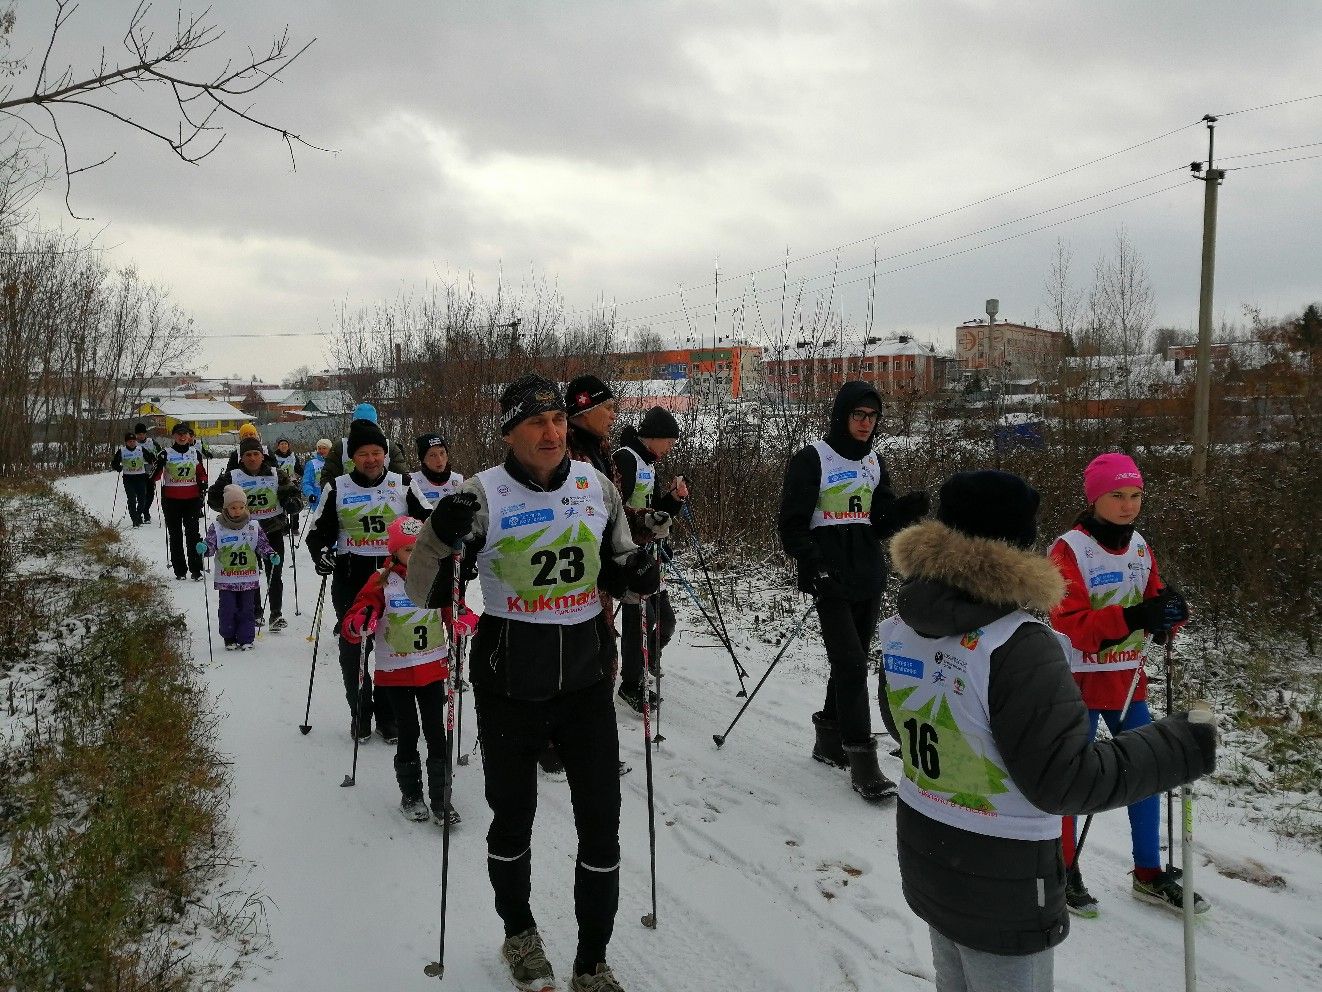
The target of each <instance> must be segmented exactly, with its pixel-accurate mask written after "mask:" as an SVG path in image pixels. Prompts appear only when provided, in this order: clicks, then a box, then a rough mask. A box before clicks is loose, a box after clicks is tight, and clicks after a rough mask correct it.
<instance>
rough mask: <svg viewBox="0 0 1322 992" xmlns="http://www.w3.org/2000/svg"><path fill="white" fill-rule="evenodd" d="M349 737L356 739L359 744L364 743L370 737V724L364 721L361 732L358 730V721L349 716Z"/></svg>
mask: <svg viewBox="0 0 1322 992" xmlns="http://www.w3.org/2000/svg"><path fill="white" fill-rule="evenodd" d="M349 739H350V740H357V741H358V743H359V744H366V743H367V742H368V741H370V740H371V739H372V725H371V723H366V724H364V725H363V731H362V733H359V732H358V721H357V720H356V719H353V718H350V720H349Z"/></svg>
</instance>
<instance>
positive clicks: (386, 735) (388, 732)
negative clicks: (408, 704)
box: [376, 721, 399, 744]
mask: <svg viewBox="0 0 1322 992" xmlns="http://www.w3.org/2000/svg"><path fill="white" fill-rule="evenodd" d="M376 732H377V733H378V734H380V735H381V739H382V740H383V741H385V742H386V743H387V744H398V743H399V731H398V730H396V729H395V728H394V727H392V726H390V725H389V724H385V723H381V722H379V721H378V722H377V725H376Z"/></svg>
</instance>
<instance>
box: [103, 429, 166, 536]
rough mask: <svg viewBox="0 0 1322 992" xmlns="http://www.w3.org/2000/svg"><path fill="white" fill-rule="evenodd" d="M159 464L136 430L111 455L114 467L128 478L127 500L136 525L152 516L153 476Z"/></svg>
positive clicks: (125, 479) (140, 524)
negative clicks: (140, 439) (141, 443)
mask: <svg viewBox="0 0 1322 992" xmlns="http://www.w3.org/2000/svg"><path fill="white" fill-rule="evenodd" d="M155 467H156V453H155V452H154V451H148V450H147V449H145V448H143V447H142V446H141V445H139V444H138V437H137V435H136V434H134V433H132V432H129V433H127V434H125V435H124V443H123V444H121V445H120V446H119V447H118V448H116V449H115V454H114V455H113V456H112V457H111V459H110V470H111V471H112V472H118V473H119V476H120V478H121V479H122V480H123V482H124V501H125V502H126V503H128V508H129V519H130V520H132V521H133V526H134V527H141V526H142V525H143V524H144V523H146V522H147V521H148V520H150V519H151V517H150V515H148V513H147V508H148V507H149V506H151V496H150V494H151V488H152V486H151V477H152V471H153V470H154V469H155Z"/></svg>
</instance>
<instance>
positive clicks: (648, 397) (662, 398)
mask: <svg viewBox="0 0 1322 992" xmlns="http://www.w3.org/2000/svg"><path fill="white" fill-rule="evenodd" d="M693 382H694V380H691V379H636V380H627V379H626V380H624V381H622V382H617V383H616V384H615V402H616V404H617V405H618V407H619V408H620V409H621V410H650V409H651V408H652V407H654V406H660V407H664V408H665V409H667V410H674V411H678V412H683V411H687V410H688V409H689V407H690V406H691V405H692V403H693V390H692V388H691V387H692V385H693Z"/></svg>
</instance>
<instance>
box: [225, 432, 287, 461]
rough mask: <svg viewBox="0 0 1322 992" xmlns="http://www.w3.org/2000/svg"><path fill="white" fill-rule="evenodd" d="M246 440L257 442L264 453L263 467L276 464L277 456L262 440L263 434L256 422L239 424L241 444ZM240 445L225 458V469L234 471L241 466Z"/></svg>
mask: <svg viewBox="0 0 1322 992" xmlns="http://www.w3.org/2000/svg"><path fill="white" fill-rule="evenodd" d="M244 441H256V442H257V447H258V448H259V450H260V451H261V453H262V455H263V458H262V465H263V467H270V466H274V465H275V458H274V457H273V456H272V455H271V452H270V451H268V450H267V448H266V442H265V441H263V440H262V435H261V434H260V433H259V432H258V430H257V425H256V424H253V423H245V424H240V425H239V446H242V444H243V442H244ZM239 446H236V447H235V449H234V450H233V451H231V452H230V454H229V458H227V459H226V460H225V471H227V472H232V471H234V469H236V468H238V467H239Z"/></svg>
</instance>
